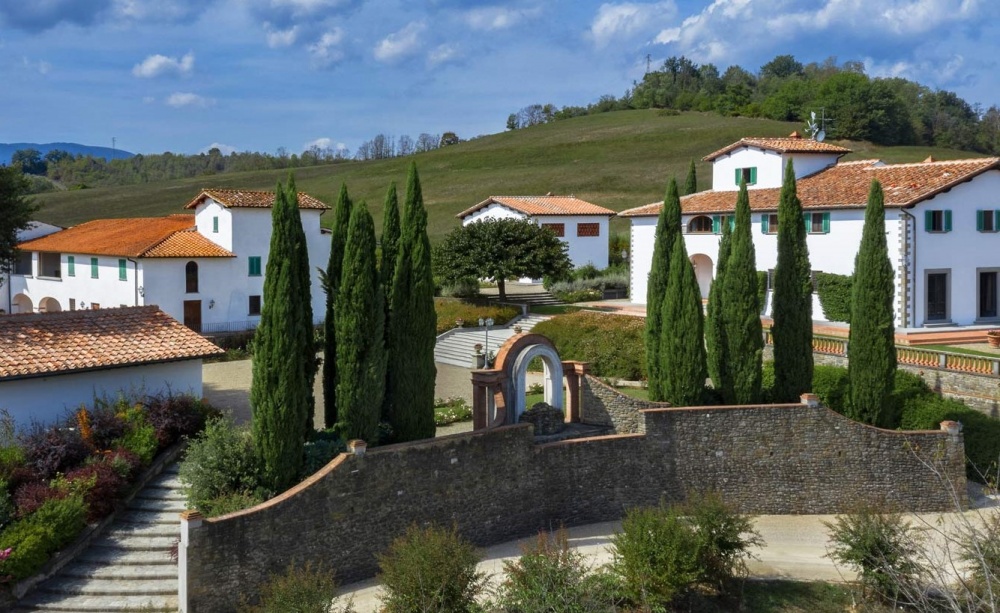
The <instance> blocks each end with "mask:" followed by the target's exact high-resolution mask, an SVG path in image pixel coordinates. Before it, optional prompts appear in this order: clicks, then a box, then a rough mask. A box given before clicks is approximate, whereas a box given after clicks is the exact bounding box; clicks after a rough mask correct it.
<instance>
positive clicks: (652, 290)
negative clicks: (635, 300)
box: [646, 179, 683, 401]
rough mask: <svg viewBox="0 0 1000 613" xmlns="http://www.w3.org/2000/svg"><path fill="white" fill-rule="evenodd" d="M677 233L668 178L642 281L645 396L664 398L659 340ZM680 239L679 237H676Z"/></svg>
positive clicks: (676, 202) (676, 206)
mask: <svg viewBox="0 0 1000 613" xmlns="http://www.w3.org/2000/svg"><path fill="white" fill-rule="evenodd" d="M680 234H681V199H680V196H679V195H678V193H677V181H676V180H674V179H670V183H669V184H668V186H667V193H666V195H665V196H664V198H663V207H662V208H661V209H660V217H659V219H657V222H656V237H655V239H654V243H653V264H652V266H651V268H650V270H649V281H648V283H647V284H646V372H647V375H648V377H649V399H650V400H654V401H661V400H664V389H663V371H662V370H661V360H660V342H661V340H662V336H663V326H662V324H661V320H662V317H663V298H664V296H665V295H666V291H667V279H668V278H669V276H670V255H671V251H672V249H673V245H674V243H675V242H676V241H677V240H678V239H679V237H680ZM680 240H683V239H680Z"/></svg>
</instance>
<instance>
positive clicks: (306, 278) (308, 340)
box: [286, 173, 319, 438]
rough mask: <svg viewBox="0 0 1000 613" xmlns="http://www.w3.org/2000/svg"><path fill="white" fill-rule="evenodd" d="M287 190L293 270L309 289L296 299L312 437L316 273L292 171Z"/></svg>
mask: <svg viewBox="0 0 1000 613" xmlns="http://www.w3.org/2000/svg"><path fill="white" fill-rule="evenodd" d="M286 192H287V197H288V202H289V204H290V206H291V209H292V211H293V217H294V220H293V222H292V234H293V235H294V241H295V249H294V251H293V254H294V257H295V261H294V264H293V267H292V270H293V272H294V273H295V274H296V275H297V276H298V279H299V280H298V283H299V285H300V287H303V288H305V290H304V291H305V293H304V294H300V295H302V296H303V297H304V298H303V299H302V300H298V301H296V302H297V304H296V306H298V307H299V309H300V313H299V319H300V320H301V321H303V322H304V325H303V326H302V328H301V332H302V338H301V339H300V341H299V342H300V345H299V347H301V348H302V353H303V356H302V367H303V368H304V369H305V377H306V382H307V383H308V399H307V404H308V406H309V410H308V412H307V413H306V416H305V424H304V427H305V434H306V437H307V438H308V436H309V435H310V434H311V433H312V432H313V430H314V429H315V427H314V423H315V413H316V395H315V394H314V393H313V383H314V382H315V381H316V371H318V370H319V362H318V360H317V359H316V342H315V340H314V339H315V335H314V333H313V311H312V276H311V268H310V266H309V244H308V242H307V241H306V232H305V229H304V228H303V227H302V213H301V211H300V210H299V193H298V191H297V190H296V187H295V177H293V176H292V175H291V173H289V175H288V187H287V189H286Z"/></svg>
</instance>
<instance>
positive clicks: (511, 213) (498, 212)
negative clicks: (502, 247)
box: [462, 202, 528, 226]
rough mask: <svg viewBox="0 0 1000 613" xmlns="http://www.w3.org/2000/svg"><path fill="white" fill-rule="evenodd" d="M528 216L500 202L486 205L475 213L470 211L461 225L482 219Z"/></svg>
mask: <svg viewBox="0 0 1000 613" xmlns="http://www.w3.org/2000/svg"><path fill="white" fill-rule="evenodd" d="M527 218H528V216H527V215H525V214H524V213H521V212H520V211H515V210H513V209H510V208H507V207H505V206H503V205H501V204H497V203H495V202H494V203H493V204H490V205H487V206H485V207H483V208H481V209H479V210H478V211H476V212H475V213H472V214H470V215H468V216H467V217H465V218H464V219H462V225H463V226H467V225H469V224H470V223H475V222H477V221H482V220H484V219H527Z"/></svg>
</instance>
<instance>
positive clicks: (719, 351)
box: [705, 219, 733, 399]
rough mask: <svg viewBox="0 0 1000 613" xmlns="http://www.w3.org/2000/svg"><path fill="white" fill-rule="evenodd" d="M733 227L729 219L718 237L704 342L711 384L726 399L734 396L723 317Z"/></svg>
mask: <svg viewBox="0 0 1000 613" xmlns="http://www.w3.org/2000/svg"><path fill="white" fill-rule="evenodd" d="M731 244H732V230H731V229H730V225H729V220H728V219H724V220H723V223H722V239H721V240H719V256H718V261H717V262H716V264H715V279H713V280H712V287H711V289H709V291H708V316H707V317H706V318H705V345H706V349H707V352H708V375H709V376H710V377H711V378H712V387H714V388H715V390H716V391H717V392H718V393H719V395H720V396H721V397H722V398H724V399H730V398H732V397H733V375H732V372H731V371H730V369H731V368H732V364H730V362H729V345H728V341H727V340H726V326H725V323H724V321H723V315H722V314H723V310H724V305H723V304H722V293H723V292H722V287H723V286H724V285H725V280H724V279H725V276H726V262H727V261H728V260H729V254H730V251H731V249H730V245H731Z"/></svg>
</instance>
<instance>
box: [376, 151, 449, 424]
mask: <svg viewBox="0 0 1000 613" xmlns="http://www.w3.org/2000/svg"><path fill="white" fill-rule="evenodd" d="M389 315H390V317H389V347H390V349H389V367H388V370H387V376H386V393H387V394H388V395H389V400H388V412H387V414H388V417H389V419H388V421H389V423H390V425H391V426H392V429H393V432H394V435H395V438H396V440H397V441H400V442H403V441H412V440H416V439H422V438H430V437H432V436H434V378H435V375H436V372H437V370H436V368H435V366H434V342H435V331H436V325H437V324H436V321H437V319H436V315H435V313H434V278H433V274H432V270H431V244H430V241H429V240H428V238H427V211H426V210H425V209H424V199H423V195H422V193H421V190H420V178H419V176H418V175H417V165H416V164H415V163H414V164H411V165H410V172H409V177H408V178H407V184H406V202H405V204H404V208H403V219H402V224H401V227H400V238H399V255H397V256H396V273H395V275H394V277H393V283H392V302H391V307H390V311H389Z"/></svg>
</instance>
